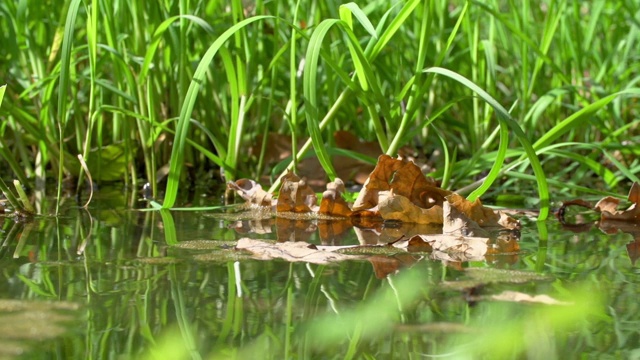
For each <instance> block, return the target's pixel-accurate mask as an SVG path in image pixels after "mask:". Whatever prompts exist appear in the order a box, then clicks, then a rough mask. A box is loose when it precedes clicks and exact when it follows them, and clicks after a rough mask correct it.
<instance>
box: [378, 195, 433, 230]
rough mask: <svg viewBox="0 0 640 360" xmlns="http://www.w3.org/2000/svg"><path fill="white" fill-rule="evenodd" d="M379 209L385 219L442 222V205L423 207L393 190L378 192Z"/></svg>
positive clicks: (429, 222)
mask: <svg viewBox="0 0 640 360" xmlns="http://www.w3.org/2000/svg"><path fill="white" fill-rule="evenodd" d="M378 197H379V199H380V203H379V204H378V209H379V211H380V215H381V216H382V218H383V219H385V220H399V221H402V222H407V223H416V224H442V207H441V206H439V205H435V206H432V207H431V208H429V209H424V208H421V207H419V206H417V205H415V204H414V203H412V202H411V201H410V200H409V199H408V198H406V197H404V196H402V195H396V194H394V192H393V190H391V191H380V192H378Z"/></svg>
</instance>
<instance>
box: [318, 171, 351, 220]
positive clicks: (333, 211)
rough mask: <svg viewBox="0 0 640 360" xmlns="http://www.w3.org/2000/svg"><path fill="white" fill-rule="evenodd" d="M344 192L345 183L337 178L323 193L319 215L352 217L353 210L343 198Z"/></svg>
mask: <svg viewBox="0 0 640 360" xmlns="http://www.w3.org/2000/svg"><path fill="white" fill-rule="evenodd" d="M343 192H344V183H343V182H342V180H341V179H340V178H336V179H335V181H333V182H330V183H328V184H327V190H326V191H325V192H324V193H322V200H321V201H320V209H319V210H318V213H319V214H323V215H329V216H338V217H349V216H350V215H351V209H350V208H349V205H348V204H347V202H346V201H345V200H344V199H343V198H342V193H343Z"/></svg>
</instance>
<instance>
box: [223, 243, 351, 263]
mask: <svg viewBox="0 0 640 360" xmlns="http://www.w3.org/2000/svg"><path fill="white" fill-rule="evenodd" d="M236 249H238V250H246V251H249V252H250V253H251V254H252V255H253V258H255V259H258V260H272V259H283V260H286V261H291V262H308V263H313V264H329V263H332V262H335V261H343V260H354V259H361V258H362V257H361V256H358V255H345V254H340V253H336V252H331V251H322V250H318V249H317V248H316V246H315V245H313V244H309V243H306V242H302V241H296V242H284V243H268V242H264V241H260V240H253V239H249V238H242V239H240V240H238V244H237V245H236Z"/></svg>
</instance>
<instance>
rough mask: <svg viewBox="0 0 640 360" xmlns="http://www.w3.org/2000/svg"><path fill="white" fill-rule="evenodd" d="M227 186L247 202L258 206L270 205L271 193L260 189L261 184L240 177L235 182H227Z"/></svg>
mask: <svg viewBox="0 0 640 360" xmlns="http://www.w3.org/2000/svg"><path fill="white" fill-rule="evenodd" d="M227 188H229V189H231V190H234V191H236V192H237V193H238V195H240V197H241V198H243V199H244V200H246V201H247V202H249V203H251V204H255V205H259V206H271V205H272V197H271V194H269V193H268V192H266V191H264V190H262V186H260V184H258V183H257V182H255V181H253V180H249V179H240V180H237V181H236V182H233V181H229V182H227Z"/></svg>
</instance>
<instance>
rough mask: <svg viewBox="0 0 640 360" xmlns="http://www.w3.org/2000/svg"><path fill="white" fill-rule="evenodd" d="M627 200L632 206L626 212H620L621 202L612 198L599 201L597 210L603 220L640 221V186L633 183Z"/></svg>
mask: <svg viewBox="0 0 640 360" xmlns="http://www.w3.org/2000/svg"><path fill="white" fill-rule="evenodd" d="M627 199H628V200H629V201H630V202H632V204H631V206H629V207H628V208H627V209H626V210H618V209H617V207H618V205H619V204H620V200H619V199H616V198H614V197H611V196H607V197H605V198H603V199H602V200H600V201H598V203H597V204H596V206H595V210H596V211H598V212H600V218H601V219H602V220H619V221H634V222H635V221H640V184H638V183H637V182H634V183H633V185H632V186H631V190H629V195H628V196H627Z"/></svg>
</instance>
